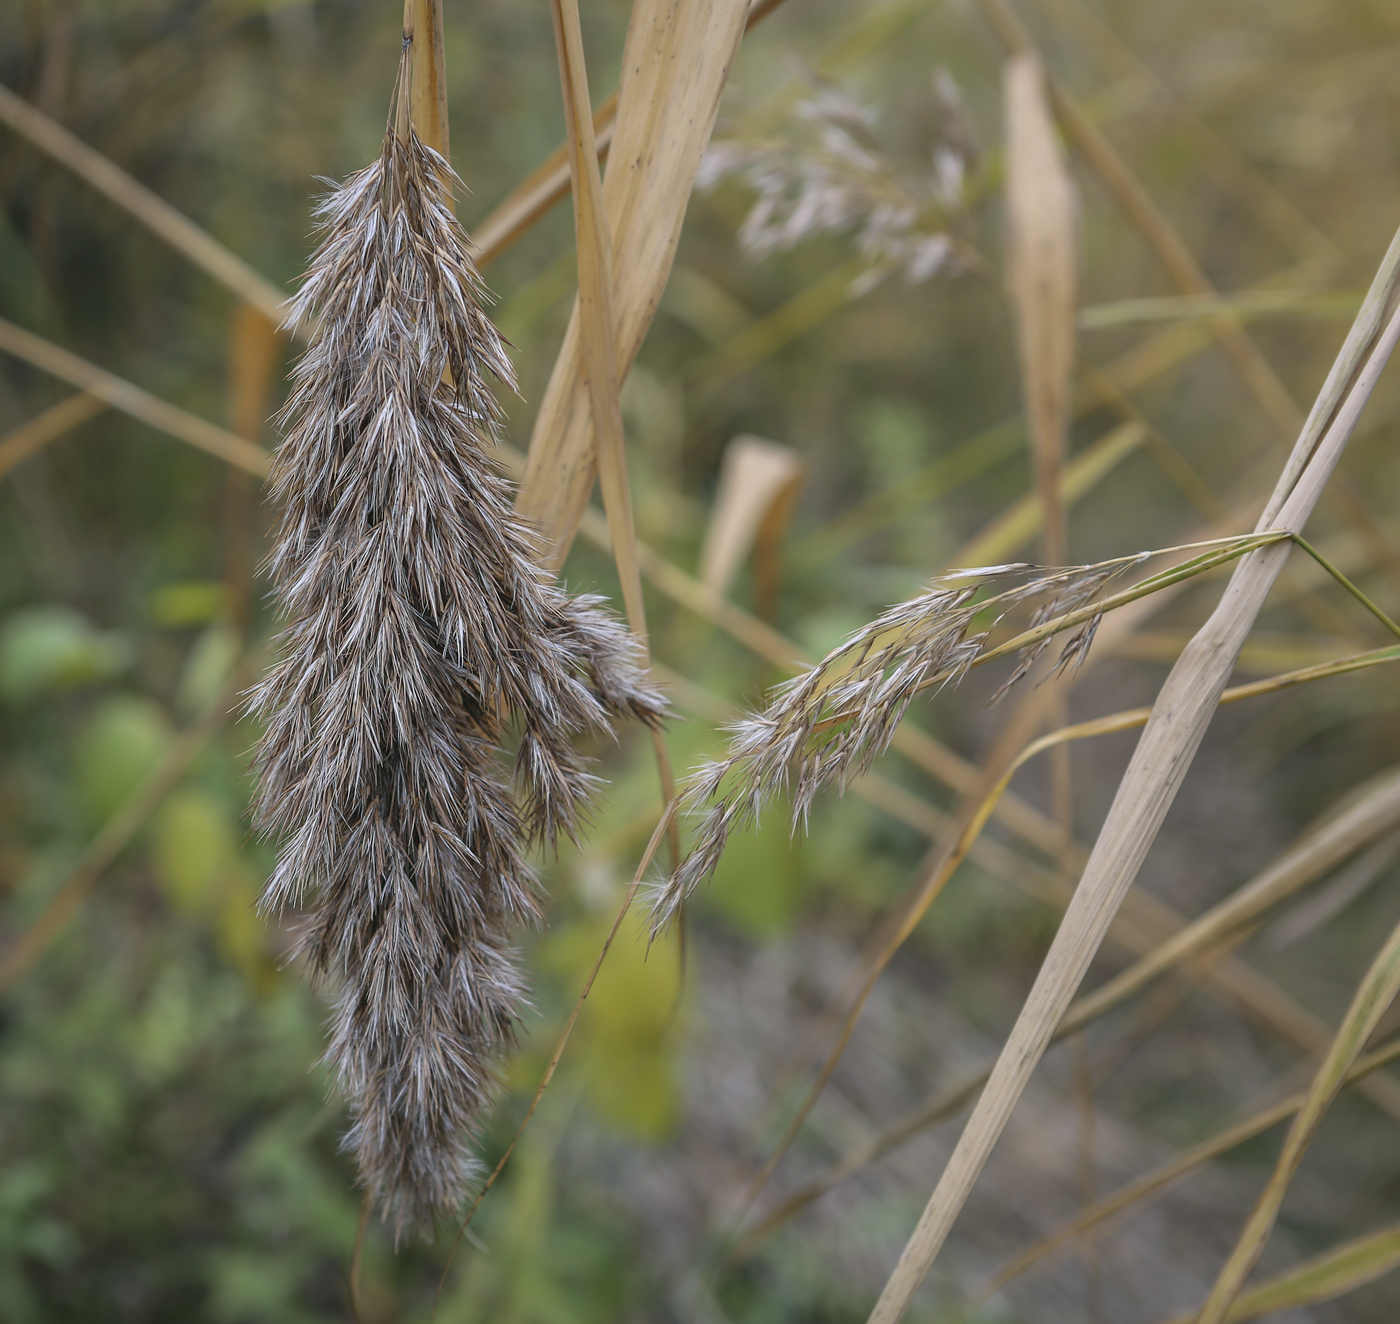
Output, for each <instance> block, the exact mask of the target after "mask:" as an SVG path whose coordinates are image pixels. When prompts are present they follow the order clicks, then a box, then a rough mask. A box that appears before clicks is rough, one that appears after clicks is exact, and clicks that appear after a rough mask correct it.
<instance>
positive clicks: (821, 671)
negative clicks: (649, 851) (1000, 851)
mask: <svg viewBox="0 0 1400 1324" xmlns="http://www.w3.org/2000/svg"><path fill="white" fill-rule="evenodd" d="M1143 559H1144V558H1143V556H1130V557H1122V558H1120V559H1118V560H1114V561H1105V562H1102V563H1100V564H1097V565H1088V566H1070V567H1067V568H1064V569H1054V570H1046V569H1044V568H1042V567H1039V566H1033V565H1026V564H1021V563H1018V564H1014V565H998V566H983V567H980V568H978V569H975V570H958V571H952V572H950V573H948V574H945V575H942V576H940V577H939V578H938V579H935V580H934V581H933V582H932V583H931V584H929V585H928V587H927V588H926V589H925V590H924V591H923V592H922V593H920V594H919V595H918V596H917V597H915V598H912V599H911V600H910V601H908V602H901V603H898V604H897V605H895V606H893V607H890V608H889V609H887V610H886V611H884V612H883V613H881V615H880V616H878V617H877V618H876V619H875V620H873V621H872V622H871V623H870V624H869V625H867V626H865V627H864V628H863V629H861V630H858V631H857V632H856V633H855V634H853V635H852V636H851V637H850V638H849V639H847V640H846V642H845V643H843V644H842V645H841V646H840V647H839V648H836V649H834V650H833V651H832V652H830V653H829V654H827V656H826V657H824V658H823V659H822V660H821V661H820V662H818V663H817V664H816V666H814V667H812V668H811V669H810V670H808V671H805V672H803V673H802V674H801V675H799V676H796V677H794V678H793V679H792V680H790V681H788V682H787V683H786V684H784V685H782V686H779V687H778V689H777V690H776V692H775V693H774V695H773V698H772V701H771V702H770V703H769V704H768V706H767V707H766V708H764V709H762V710H761V711H759V712H754V713H749V714H746V715H745V716H744V717H743V718H742V719H740V720H739V721H737V722H735V723H734V724H733V725H732V726H731V728H730V731H731V740H730V743H729V749H728V751H727V752H726V754H725V756H724V757H723V758H722V759H719V760H716V761H714V762H711V763H709V764H707V765H705V766H703V767H701V768H700V769H698V770H697V771H696V773H695V774H694V775H693V776H692V777H691V778H690V780H689V781H688V782H687V784H686V786H685V788H684V790H683V792H682V794H681V796H680V800H679V805H680V808H681V809H682V810H683V811H687V812H690V813H692V814H700V815H702V818H701V822H700V827H699V830H698V832H697V834H696V839H695V844H694V847H693V848H692V850H691V853H690V854H689V856H687V857H686V859H685V860H684V861H683V862H682V863H681V865H680V867H679V868H678V869H677V870H676V871H675V872H674V873H673V874H672V875H671V877H670V878H668V879H666V881H665V882H664V883H663V884H661V886H660V887H659V888H658V889H657V891H656V895H655V896H654V898H653V906H652V927H653V931H656V930H659V929H661V928H662V927H664V926H665V925H666V924H667V923H668V922H669V921H670V920H671V918H672V917H673V916H674V915H675V914H676V912H677V910H678V909H679V908H680V905H681V903H682V902H683V901H684V900H685V898H686V897H687V896H688V895H689V894H690V892H691V891H692V890H694V888H695V887H697V886H698V885H699V884H700V883H702V882H704V881H705V880H706V879H707V878H709V876H710V875H711V874H712V873H713V872H714V871H715V868H716V867H717V866H718V864H719V861H720V857H721V856H722V855H723V854H724V850H725V846H726V845H727V844H728V841H729V837H730V835H731V834H732V833H734V832H736V831H741V830H743V829H745V828H748V827H751V826H752V825H753V824H754V823H755V822H756V821H757V820H758V818H759V816H760V815H761V814H762V812H763V809H764V807H765V806H766V805H767V804H768V803H769V801H770V800H772V799H773V798H774V797H776V796H779V795H783V794H790V795H791V797H792V824H793V829H794V831H795V830H796V829H797V828H798V827H799V826H804V825H805V823H806V820H807V816H808V814H809V812H810V810H811V807H812V801H813V800H814V798H815V797H816V796H817V794H818V793H819V792H820V791H822V790H824V789H826V788H827V787H831V786H834V787H836V788H837V789H838V790H841V791H844V790H845V788H846V786H847V785H848V784H849V783H850V781H851V779H852V778H854V777H858V776H860V775H861V774H863V773H865V772H868V771H869V769H870V766H871V764H872V763H873V762H874V761H875V760H876V759H877V758H878V757H879V756H880V755H881V754H883V753H884V752H885V750H886V749H887V748H888V747H889V743H890V741H891V740H892V739H893V738H894V733H895V728H896V727H898V725H899V723H900V722H901V721H902V720H903V718H904V715H905V713H906V712H907V711H908V708H909V705H910V703H912V702H913V700H914V697H915V695H917V694H918V693H919V692H920V691H921V690H925V689H929V688H937V687H941V686H944V685H949V684H956V683H957V682H958V681H959V680H961V679H962V677H963V676H964V675H965V674H966V672H967V670H968V668H969V667H971V666H973V665H974V664H975V663H976V662H977V660H978V659H979V658H980V657H981V656H982V655H983V653H984V652H985V651H986V649H987V644H988V640H989V637H990V634H991V631H992V629H993V628H994V627H995V626H996V625H997V624H998V623H999V622H1000V621H1001V620H1002V619H1003V618H1004V617H1005V615H1006V613H1007V612H1009V611H1010V610H1011V609H1012V608H1014V607H1017V606H1019V605H1022V604H1025V603H1028V602H1033V603H1035V604H1036V606H1035V610H1034V612H1033V614H1032V618H1031V624H1032V627H1035V626H1039V625H1042V624H1044V623H1047V622H1051V621H1055V620H1057V619H1058V618H1060V617H1064V616H1068V615H1069V614H1070V613H1072V612H1076V611H1078V610H1080V609H1082V608H1085V607H1086V606H1087V605H1088V604H1090V603H1092V602H1094V601H1095V600H1096V599H1097V598H1098V597H1099V595H1100V594H1102V593H1103V591H1104V590H1105V589H1106V588H1107V587H1108V585H1110V584H1111V583H1112V582H1113V581H1114V580H1115V579H1117V578H1118V577H1119V576H1120V575H1122V574H1123V573H1125V572H1126V571H1127V570H1128V569H1129V568H1131V567H1132V566H1134V565H1137V564H1139V563H1140V562H1141V561H1142V560H1143ZM988 588H996V589H997V592H996V593H994V594H993V595H992V596H989V597H983V596H982V591H983V590H984V589H988ZM979 618H980V628H978V629H976V630H974V626H975V625H977V624H978V622H979ZM1098 624H1099V615H1098V614H1096V613H1095V614H1091V615H1089V617H1088V619H1087V620H1085V621H1084V622H1083V623H1082V624H1081V625H1080V626H1079V627H1078V628H1076V629H1074V630H1073V631H1072V633H1071V634H1070V635H1069V637H1068V639H1067V640H1066V641H1065V643H1064V646H1063V647H1062V649H1061V652H1060V657H1059V660H1058V662H1057V664H1056V669H1057V670H1065V669H1067V668H1070V667H1074V666H1077V665H1079V664H1080V663H1082V662H1083V660H1084V658H1085V656H1086V655H1087V653H1088V650H1089V646H1090V644H1091V643H1092V642H1093V638H1094V633H1095V631H1096V630H1097V628H1098ZM1051 637H1052V636H1051V635H1050V634H1047V635H1046V636H1045V637H1044V638H1042V639H1040V640H1039V641H1038V642H1037V643H1035V644H1034V645H1032V646H1031V647H1029V648H1026V649H1025V650H1023V652H1022V654H1021V657H1020V660H1019V663H1018V665H1017V667H1016V669H1015V670H1014V672H1013V673H1012V675H1011V676H1010V677H1009V678H1008V680H1007V681H1006V683H1005V684H1004V685H1002V687H1001V689H999V690H998V691H997V693H996V695H995V696H994V698H993V702H995V700H996V699H998V698H1000V697H1001V695H1002V694H1004V693H1005V692H1006V690H1008V689H1009V688H1010V687H1011V686H1012V685H1013V684H1015V683H1016V682H1017V681H1018V680H1020V679H1021V678H1022V677H1023V676H1025V675H1026V674H1027V673H1028V672H1029V671H1030V669H1031V668H1032V667H1033V666H1034V665H1035V663H1036V662H1037V661H1038V660H1039V659H1040V658H1041V657H1042V656H1043V655H1044V654H1045V652H1046V650H1047V649H1049V647H1050V644H1051Z"/></svg>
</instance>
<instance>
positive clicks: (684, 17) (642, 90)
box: [516, 0, 747, 568]
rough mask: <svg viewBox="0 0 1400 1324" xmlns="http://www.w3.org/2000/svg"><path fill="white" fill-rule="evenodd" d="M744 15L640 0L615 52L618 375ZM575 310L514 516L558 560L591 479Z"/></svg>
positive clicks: (676, 0)
mask: <svg viewBox="0 0 1400 1324" xmlns="http://www.w3.org/2000/svg"><path fill="white" fill-rule="evenodd" d="M746 16H747V6H746V4H744V3H743V0H638V2H637V4H636V5H635V6H634V8H633V11H632V19H631V22H630V23H629V25H628V30H627V42H626V46H625V47H624V50H623V76H622V82H621V85H620V87H619V89H618V116H617V130H616V136H615V138H614V145H613V151H612V156H611V161H612V165H611V167H610V169H609V170H608V177H607V180H606V182H605V184H604V186H603V200H604V204H605V206H606V210H607V215H608V220H609V224H610V226H611V230H612V239H613V254H612V256H613V269H614V276H615V279H616V282H617V286H616V289H615V290H614V294H613V309H614V315H615V319H616V320H615V327H616V332H617V337H616V342H615V345H614V351H615V354H616V358H617V365H618V374H619V378H621V377H625V375H626V373H627V371H628V370H629V369H630V368H631V366H632V362H633V360H634V359H635V358H636V356H637V351H638V350H639V349H640V347H641V343H642V339H643V337H644V336H645V335H646V331H647V328H648V327H649V326H650V324H651V319H652V316H653V315H654V313H655V311H656V307H657V304H658V302H659V301H660V298H661V293H662V290H663V289H664V288H665V284H666V278H667V277H668V275H669V274H670V270H671V264H672V262H673V260H674V258H675V250H676V244H677V242H678V240H679V237H680V228H681V222H682V221H683V220H684V218H685V211H686V205H687V203H688V201H689V198H690V191H691V186H692V183H693V181H694V178H695V171H696V168H697V167H698V166H699V163H700V157H701V155H702V153H703V152H704V149H705V145H706V143H707V142H708V141H709V137H710V131H711V128H712V127H713V125H714V120H715V115H716V113H717V111H718V109H719V98H720V94H721V92H722V91H723V90H724V85H725V80H726V78H727V76H728V72H729V64H730V61H731V60H732V59H733V56H734V52H735V49H736V48H737V46H738V42H739V38H740V36H741V35H742V32H743V28H744V22H745V19H746ZM580 328H581V318H580V310H579V309H578V308H577V307H575V309H574V313H573V316H572V317H571V318H570V321H569V327H568V330H567V331H566V333H565V336H564V343H563V346H562V347H561V349H560V351H559V357H558V359H557V360H556V362H555V367H554V372H553V374H552V375H551V377H550V381H549V385H548V387H547V388H546V390H545V395H544V398H543V400H542V401H541V404H540V409H539V413H538V414H537V416H536V419H535V427H534V431H533V433H532V435H531V439H530V449H529V455H528V464H527V468H526V473H525V479H524V482H523V483H522V485H521V488H520V493H519V495H518V497H517V499H516V508H517V510H519V511H520V513H521V514H522V515H524V516H525V517H526V518H528V519H529V520H530V521H531V522H532V523H533V524H534V525H535V526H536V527H537V528H538V529H539V530H540V531H541V533H542V535H543V536H544V538H545V541H546V544H547V545H548V547H549V558H550V559H549V564H550V566H551V568H557V567H558V566H559V565H560V564H562V562H563V559H564V556H565V555H566V554H567V552H568V549H569V545H570V544H571V543H572V541H573V537H574V533H575V531H576V529H577V527H578V522H579V519H580V518H581V516H582V514H583V510H584V508H585V506H586V505H587V503H588V496H589V493H590V492H591V490H592V488H593V482H594V477H595V475H596V472H597V460H596V454H595V448H594V442H593V425H592V418H591V412H590V407H589V403H588V399H587V389H586V386H585V382H584V371H585V369H584V359H583V346H582V344H581V335H580Z"/></svg>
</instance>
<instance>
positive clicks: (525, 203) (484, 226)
mask: <svg viewBox="0 0 1400 1324" xmlns="http://www.w3.org/2000/svg"><path fill="white" fill-rule="evenodd" d="M781 3H782V0H754V3H753V4H752V5H750V7H749V14H748V19H747V20H746V22H745V24H744V31H745V32H747V31H748V30H749V29H750V28H751V27H753V26H754V24H755V23H758V22H761V21H762V20H763V19H765V18H767V17H768V15H769V14H771V13H772V12H773V11H774V10H775V9H776V8H777V7H778V6H779V5H780V4H781ZM616 127H617V93H616V92H612V93H609V95H608V97H607V99H606V100H605V101H604V102H603V103H602V105H600V106H599V107H598V109H597V110H596V111H594V112H593V137H594V141H595V143H596V145H597V152H598V163H599V164H600V165H601V164H602V163H603V162H604V161H606V160H607V159H608V152H609V151H610V150H611V148H612V140H613V131H614V130H615V129H616ZM568 191H569V154H568V144H567V143H561V144H560V145H559V146H558V147H556V148H555V149H554V151H552V152H551V153H550V154H549V155H548V156H547V157H545V159H544V160H543V161H541V162H540V163H539V165H537V166H536V167H535V168H534V169H533V170H532V171H531V172H530V173H529V174H528V175H526V176H525V178H524V179H522V180H521V181H520V183H519V184H517V185H516V186H515V188H513V189H512V190H511V192H510V194H509V196H507V197H506V198H505V199H503V200H502V201H501V202H500V203H499V204H498V205H497V206H496V207H495V209H494V210H493V211H491V213H490V214H489V215H488V216H487V217H486V219H485V220H484V221H482V222H481V224H480V225H478V226H477V227H476V231H475V233H474V234H473V236H472V238H473V240H474V242H475V244H476V250H477V252H476V264H477V266H478V267H484V266H485V265H486V264H487V263H488V262H494V261H495V260H496V258H498V257H500V255H501V254H502V253H504V252H505V251H506V249H507V248H509V247H510V246H511V244H513V243H514V242H515V241H516V240H517V239H519V238H520V236H521V235H522V234H524V233H525V232H526V231H527V230H528V229H529V228H530V227H531V226H532V225H534V223H535V222H536V221H538V220H539V219H540V217H541V216H543V215H545V214H546V213H547V212H548V211H549V210H550V208H552V207H553V206H554V205H555V203H557V202H559V201H561V200H562V199H563V197H564V195H565V194H566V193H568Z"/></svg>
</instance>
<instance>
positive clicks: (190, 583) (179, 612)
mask: <svg viewBox="0 0 1400 1324" xmlns="http://www.w3.org/2000/svg"><path fill="white" fill-rule="evenodd" d="M227 603H228V590H227V589H226V588H225V587H224V585H223V584H222V583H220V582H219V581H218V580H217V579H185V580H180V581H179V582H177V583H174V584H163V585H161V587H160V588H158V589H154V590H152V592H151V594H150V596H149V597H147V599H146V615H147V616H149V617H150V619H151V623H152V624H153V625H160V626H164V627H166V628H169V629H177V628H179V627H181V626H189V625H207V624H208V623H209V622H210V621H212V620H216V619H217V618H218V617H219V616H221V615H223V612H224V608H225V606H226V605H227Z"/></svg>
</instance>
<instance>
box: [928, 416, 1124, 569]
mask: <svg viewBox="0 0 1400 1324" xmlns="http://www.w3.org/2000/svg"><path fill="white" fill-rule="evenodd" d="M1146 440H1147V428H1146V427H1145V426H1143V424H1141V423H1139V422H1137V421H1135V420H1134V421H1130V422H1127V423H1120V424H1119V425H1118V426H1117V427H1116V428H1114V429H1112V431H1110V432H1107V433H1105V434H1104V435H1103V436H1102V437H1100V438H1099V439H1098V440H1097V441H1096V442H1094V443H1093V444H1092V445H1090V446H1088V447H1086V448H1085V449H1084V450H1083V451H1081V452H1080V453H1079V454H1077V455H1076V456H1075V457H1074V459H1073V460H1071V461H1070V462H1069V463H1068V464H1066V465H1065V466H1064V467H1063V469H1062V470H1061V471H1060V481H1059V484H1058V491H1059V500H1060V505H1061V509H1062V511H1063V510H1067V509H1068V508H1069V507H1071V506H1073V505H1074V503H1075V502H1076V501H1078V500H1079V499H1080V498H1081V497H1084V496H1086V495H1088V493H1090V492H1091V491H1093V489H1094V488H1095V487H1097V486H1098V485H1099V483H1100V482H1102V481H1103V479H1105V478H1106V477H1108V475H1109V474H1110V473H1112V472H1113V470H1114V469H1116V468H1117V467H1118V466H1119V465H1120V464H1121V463H1122V462H1123V461H1124V460H1126V459H1127V458H1128V456H1129V455H1132V454H1133V453H1134V452H1136V451H1137V449H1138V448H1139V447H1140V446H1141V445H1142V443H1143V442H1144V441H1146ZM1044 520H1045V501H1044V498H1043V496H1042V495H1041V493H1040V492H1028V493H1027V494H1026V495H1025V496H1023V497H1021V498H1019V499H1018V500H1017V501H1015V502H1013V503H1012V504H1011V505H1009V506H1008V507H1007V508H1006V509H1005V510H1004V511H1002V513H1001V514H1000V515H998V516H997V517H996V518H995V519H993V520H992V522H991V523H990V524H989V525H988V526H987V527H986V528H985V529H983V530H982V532H981V533H979V534H977V535H976V536H975V537H974V538H973V539H972V541H971V542H969V543H967V544H966V545H965V546H964V547H963V548H962V549H961V550H960V551H959V552H958V554H957V555H956V556H955V557H954V558H953V564H954V565H995V564H997V563H998V562H1001V561H1006V560H1009V559H1010V558H1011V556H1012V555H1013V554H1014V553H1015V552H1017V551H1018V550H1019V549H1020V548H1021V547H1022V546H1024V545H1025V544H1026V543H1027V542H1029V541H1030V539H1031V538H1032V537H1033V536H1034V535H1035V533H1036V531H1037V530H1038V529H1042V528H1044V527H1045V523H1044Z"/></svg>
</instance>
